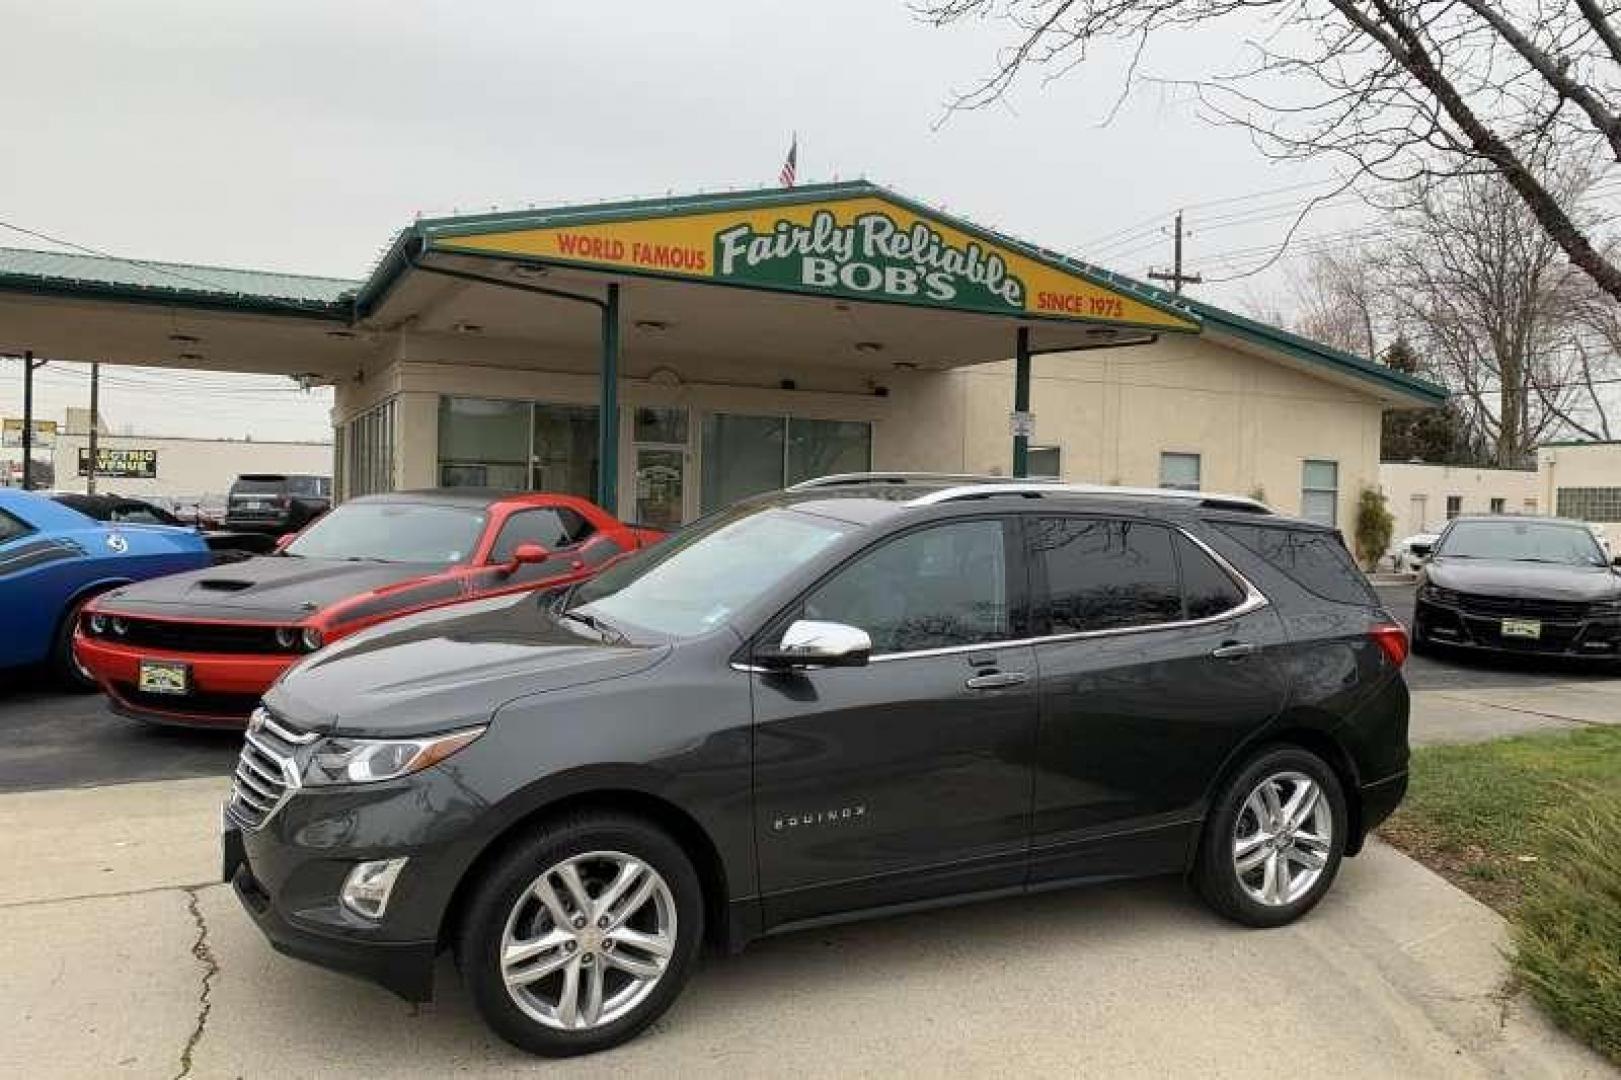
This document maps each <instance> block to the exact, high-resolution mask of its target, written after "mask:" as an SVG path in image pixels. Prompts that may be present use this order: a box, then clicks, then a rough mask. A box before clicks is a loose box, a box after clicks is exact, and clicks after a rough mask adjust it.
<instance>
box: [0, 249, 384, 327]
mask: <svg viewBox="0 0 1621 1080" xmlns="http://www.w3.org/2000/svg"><path fill="white" fill-rule="evenodd" d="M361 285H362V282H359V281H349V280H346V279H343V278H327V277H314V276H311V275H307V274H286V273H280V272H277V271H268V270H237V269H232V268H229V267H223V266H197V265H193V264H190V263H170V262H154V261H152V260H148V259H121V258H116V257H112V256H103V255H80V254H77V253H74V252H60V251H36V250H32V249H28V248H0V291H5V292H24V293H36V294H40V295H48V296H65V297H72V296H82V297H87V298H95V299H111V300H128V301H133V302H136V303H156V304H178V305H181V306H186V307H210V308H222V309H227V310H237V311H249V312H254V313H262V314H293V315H306V316H316V317H324V318H332V319H341V320H343V321H346V322H347V321H348V319H349V317H350V314H351V313H352V312H353V296H354V294H355V292H356V291H357V290H359V288H360V287H361Z"/></svg>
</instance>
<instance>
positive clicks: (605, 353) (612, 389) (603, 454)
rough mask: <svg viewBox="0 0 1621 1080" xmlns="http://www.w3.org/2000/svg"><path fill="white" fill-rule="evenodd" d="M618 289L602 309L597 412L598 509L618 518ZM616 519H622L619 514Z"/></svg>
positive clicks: (613, 287)
mask: <svg viewBox="0 0 1621 1080" xmlns="http://www.w3.org/2000/svg"><path fill="white" fill-rule="evenodd" d="M618 491H619V286H618V285H609V286H608V302H607V303H605V304H604V305H602V391H601V393H600V395H599V400H598V412H597V505H598V506H600V507H602V508H603V509H604V510H606V511H608V513H610V514H619V509H618V507H617V506H616V505H615V504H616V502H617V500H618ZM619 516H621V517H622V516H624V515H622V514H620V515H619Z"/></svg>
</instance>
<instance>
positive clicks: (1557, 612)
mask: <svg viewBox="0 0 1621 1080" xmlns="http://www.w3.org/2000/svg"><path fill="white" fill-rule="evenodd" d="M1458 607H1459V608H1461V609H1462V610H1463V611H1464V612H1466V613H1468V614H1470V615H1490V616H1497V617H1503V616H1507V617H1508V618H1511V619H1583V618H1586V617H1587V616H1588V615H1590V614H1596V613H1595V612H1593V611H1592V607H1593V605H1591V604H1589V603H1587V602H1586V601H1584V600H1545V599H1542V598H1541V597H1535V596H1472V595H1470V594H1468V593H1464V594H1462V595H1460V596H1459V597H1458Z"/></svg>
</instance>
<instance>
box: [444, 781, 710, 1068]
mask: <svg viewBox="0 0 1621 1080" xmlns="http://www.w3.org/2000/svg"><path fill="white" fill-rule="evenodd" d="M582 901H583V903H582ZM703 918H704V904H703V896H702V887H701V885H700V884H699V881H698V874H697V871H695V870H694V869H693V866H692V861H691V860H690V859H689V858H687V855H686V853H685V852H684V851H683V850H682V849H681V846H680V845H679V844H677V843H676V842H675V841H674V840H673V839H671V838H670V836H669V835H668V834H666V833H665V832H664V831H663V830H661V829H659V828H658V827H657V826H654V825H652V824H650V823H649V822H647V821H644V820H642V819H640V818H636V817H631V816H629V815H622V814H614V813H589V814H580V815H573V816H569V817H564V818H559V819H557V820H555V821H551V822H548V823H547V824H545V825H543V826H542V827H541V828H540V829H538V830H537V831H536V832H534V833H533V834H531V835H530V836H528V837H525V838H523V839H522V840H520V841H519V842H518V843H517V844H515V845H514V846H512V847H511V848H510V849H509V850H508V851H506V852H505V853H504V854H503V855H501V856H500V857H499V858H498V859H497V860H496V861H495V863H494V864H493V865H492V866H490V867H489V869H488V870H487V871H486V872H485V873H484V874H483V877H482V879H481V880H480V881H479V882H478V883H477V884H476V885H475V887H474V891H473V894H472V898H471V901H470V903H469V904H468V907H467V912H466V915H465V917H464V918H463V920H462V925H461V928H460V933H459V935H458V937H457V941H456V963H457V966H458V967H459V968H460V969H461V973H462V978H463V980H465V982H466V984H467V987H468V990H469V992H470V993H471V995H472V998H473V1004H474V1006H475V1007H476V1008H477V1009H478V1011H479V1015H480V1016H482V1017H483V1018H484V1021H485V1023H487V1024H489V1025H490V1027H491V1028H492V1029H493V1030H494V1031H495V1032H496V1034H498V1035H500V1036H501V1037H502V1038H503V1039H505V1040H507V1041H508V1042H510V1043H511V1044H512V1045H514V1046H516V1047H518V1048H519V1049H522V1050H527V1051H529V1052H530V1053H532V1054H540V1055H543V1056H545V1057H570V1056H573V1055H575V1054H589V1053H594V1052H596V1051H598V1050H606V1049H608V1048H610V1047H613V1046H617V1045H619V1044H620V1043H623V1042H625V1041H627V1040H629V1039H631V1038H633V1037H635V1036H636V1035H637V1034H639V1033H640V1032H641V1031H642V1030H643V1029H644V1028H646V1027H647V1026H648V1025H649V1024H651V1023H652V1022H653V1021H654V1020H657V1019H658V1018H659V1016H660V1015H662V1014H663V1012H664V1011H665V1010H666V1009H668V1008H669V1007H670V1005H671V1004H672V1003H674V1001H675V999H676V998H677V997H678V996H679V995H680V993H681V989H682V987H683V985H684V984H685V983H686V981H687V977H688V976H689V975H690V974H691V972H692V967H693V963H694V961H695V960H696V958H697V955H698V950H699V948H700V946H701V944H702V942H703ZM503 959H505V960H506V963H505V964H503ZM509 982H510V983H512V985H511V986H509Z"/></svg>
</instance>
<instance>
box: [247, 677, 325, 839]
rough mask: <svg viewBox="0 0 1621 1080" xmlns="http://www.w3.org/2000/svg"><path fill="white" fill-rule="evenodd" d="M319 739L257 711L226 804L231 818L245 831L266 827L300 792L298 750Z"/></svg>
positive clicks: (261, 711)
mask: <svg viewBox="0 0 1621 1080" xmlns="http://www.w3.org/2000/svg"><path fill="white" fill-rule="evenodd" d="M316 738H317V736H316V734H315V732H313V731H299V730H298V729H296V728H293V727H289V726H287V725H285V724H281V723H278V722H277V721H275V720H273V719H271V717H270V714H269V713H268V712H267V711H266V710H265V709H264V708H262V707H261V708H259V709H256V710H255V711H254V714H253V720H252V721H251V722H250V723H249V724H248V731H247V736H246V738H245V739H244V740H243V742H242V754H241V756H240V757H238V758H237V763H236V772H235V774H234V775H233V776H232V777H231V801H230V802H229V803H227V804H226V807H227V809H228V810H229V811H230V814H231V816H232V817H234V818H235V819H236V820H237V821H238V822H240V823H241V824H242V826H243V827H244V828H247V829H259V828H263V827H264V824H265V822H267V821H269V820H270V818H271V816H272V815H273V814H275V812H276V811H277V810H279V809H281V805H282V804H283V803H284V802H286V801H287V799H288V797H289V796H291V795H292V793H293V792H294V791H295V790H297V789H298V770H299V763H298V759H297V753H298V748H299V747H301V746H305V745H307V744H309V743H311V742H314V741H315V739H316Z"/></svg>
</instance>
